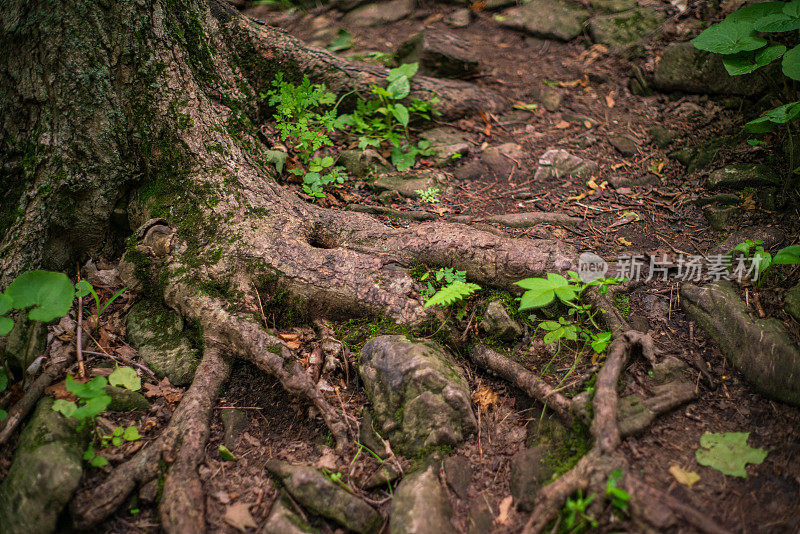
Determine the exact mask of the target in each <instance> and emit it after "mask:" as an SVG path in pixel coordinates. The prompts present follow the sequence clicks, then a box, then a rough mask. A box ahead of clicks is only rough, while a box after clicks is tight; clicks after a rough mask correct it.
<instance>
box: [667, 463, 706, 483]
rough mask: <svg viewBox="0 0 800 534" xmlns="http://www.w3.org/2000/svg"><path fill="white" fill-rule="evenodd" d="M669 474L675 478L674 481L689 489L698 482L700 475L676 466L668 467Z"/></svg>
mask: <svg viewBox="0 0 800 534" xmlns="http://www.w3.org/2000/svg"><path fill="white" fill-rule="evenodd" d="M669 473H670V474H671V475H672V476H674V477H675V480H677V481H678V482H679V483H681V484H683V485H684V486H687V487H688V488H689V489H691V487H692V486H694V485H695V484H696V483H697V482H699V481H700V475H698V474H697V473H695V472H694V471H687V470H685V469H683V468H682V467H681V466H679V465H677V464H673V465H671V466H670V468H669Z"/></svg>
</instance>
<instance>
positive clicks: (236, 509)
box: [225, 502, 258, 532]
mask: <svg viewBox="0 0 800 534" xmlns="http://www.w3.org/2000/svg"><path fill="white" fill-rule="evenodd" d="M250 506H252V504H250V503H246V502H238V503H236V504H231V505H230V506H228V508H227V509H225V522H226V523H228V524H229V525H230V526H232V527H233V528H236V529H239V530H241V531H242V532H244V531H246V530H247V529H248V528H256V527H257V526H258V525H256V522H255V520H254V519H253V516H252V515H250Z"/></svg>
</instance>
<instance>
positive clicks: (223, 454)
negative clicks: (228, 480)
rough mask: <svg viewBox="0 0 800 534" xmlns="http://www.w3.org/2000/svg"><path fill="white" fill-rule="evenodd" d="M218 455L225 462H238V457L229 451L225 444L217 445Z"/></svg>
mask: <svg viewBox="0 0 800 534" xmlns="http://www.w3.org/2000/svg"><path fill="white" fill-rule="evenodd" d="M219 457H220V458H222V459H223V460H225V461H226V462H238V461H239V459H238V458H236V456H234V455H233V453H232V452H231V451H229V450H228V447H226V446H225V445H220V446H219Z"/></svg>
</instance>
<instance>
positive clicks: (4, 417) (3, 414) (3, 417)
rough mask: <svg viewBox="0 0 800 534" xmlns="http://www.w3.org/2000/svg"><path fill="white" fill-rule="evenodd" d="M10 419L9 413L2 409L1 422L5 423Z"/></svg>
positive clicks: (0, 413)
mask: <svg viewBox="0 0 800 534" xmlns="http://www.w3.org/2000/svg"><path fill="white" fill-rule="evenodd" d="M7 417H8V412H7V411H5V410H2V409H0V421H4V420H5V419H6V418H7Z"/></svg>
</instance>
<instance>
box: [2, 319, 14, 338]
mask: <svg viewBox="0 0 800 534" xmlns="http://www.w3.org/2000/svg"><path fill="white" fill-rule="evenodd" d="M13 329H14V321H12V320H11V319H9V318H8V317H0V336H4V335H6V334H8V333H9V332H11V330H13Z"/></svg>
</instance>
